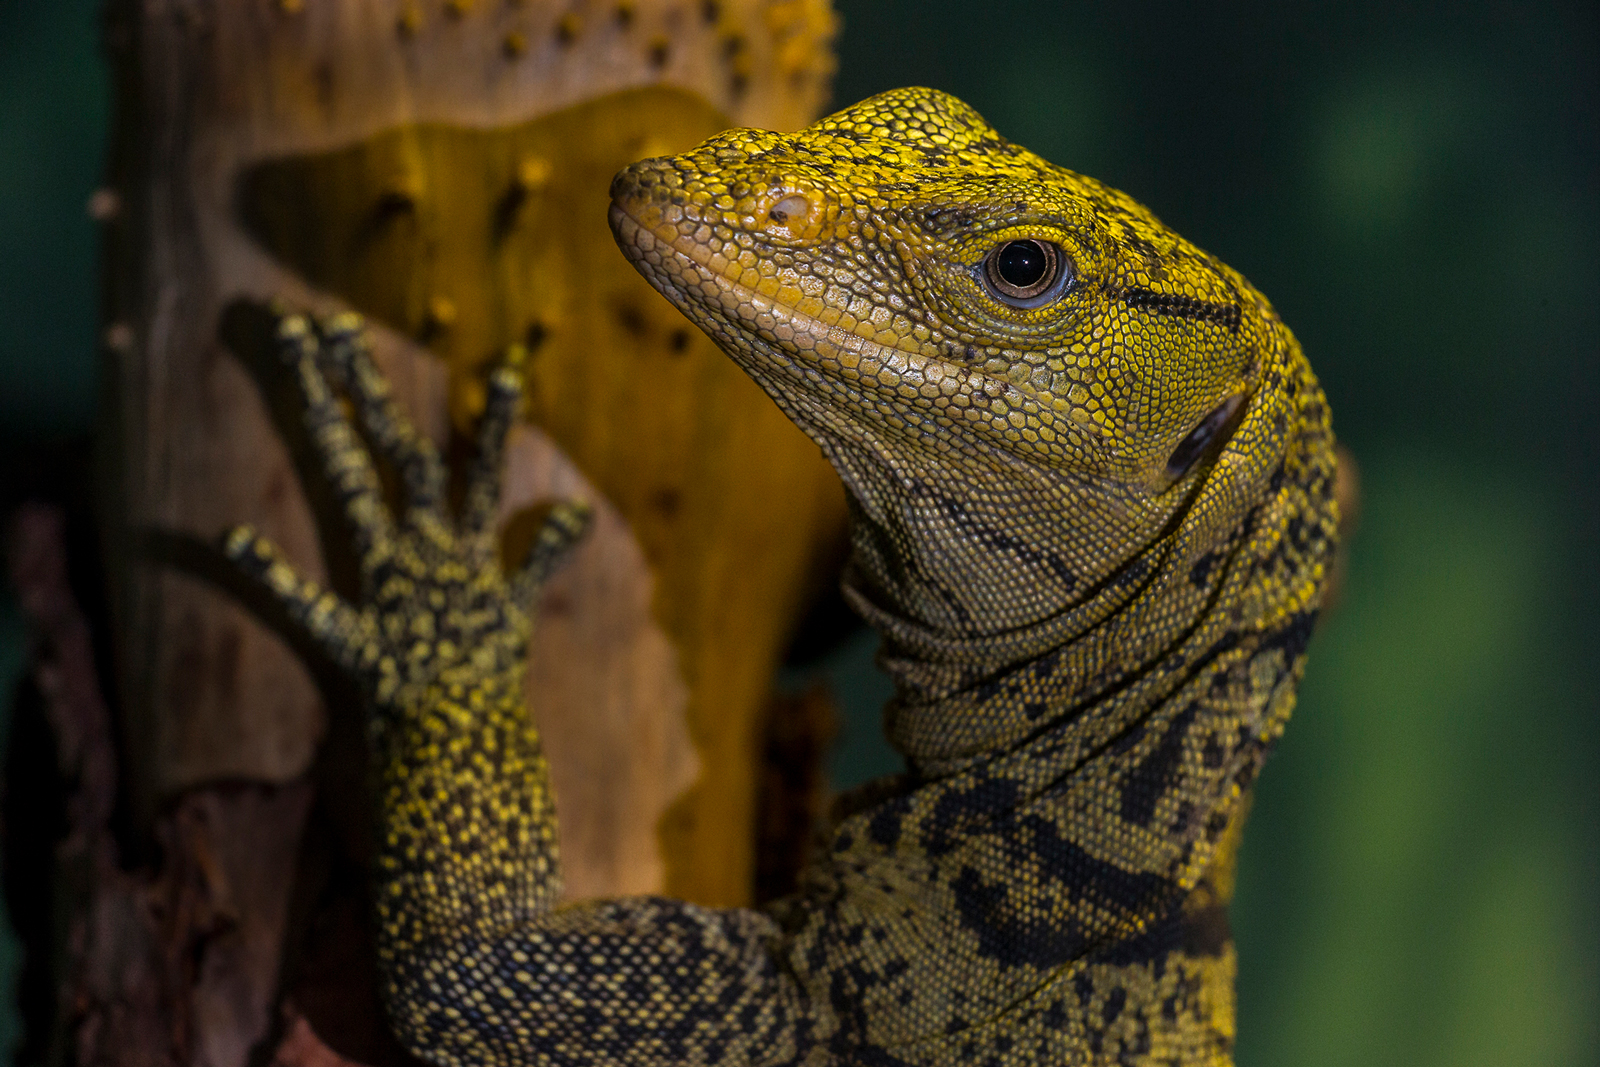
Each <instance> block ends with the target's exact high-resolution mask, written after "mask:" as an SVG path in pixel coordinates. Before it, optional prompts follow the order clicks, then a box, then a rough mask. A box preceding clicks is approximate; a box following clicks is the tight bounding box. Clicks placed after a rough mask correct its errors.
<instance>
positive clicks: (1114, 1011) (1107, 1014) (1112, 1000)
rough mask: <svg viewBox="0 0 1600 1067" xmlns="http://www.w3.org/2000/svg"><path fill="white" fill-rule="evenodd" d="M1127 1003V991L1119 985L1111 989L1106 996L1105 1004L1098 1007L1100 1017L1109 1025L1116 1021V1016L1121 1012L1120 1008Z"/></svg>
mask: <svg viewBox="0 0 1600 1067" xmlns="http://www.w3.org/2000/svg"><path fill="white" fill-rule="evenodd" d="M1127 1003H1128V991H1127V990H1126V989H1124V988H1122V987H1121V986H1118V987H1117V988H1115V989H1113V990H1112V991H1111V993H1110V994H1109V995H1108V996H1107V997H1106V1002H1105V1006H1104V1007H1102V1008H1101V1009H1100V1017H1101V1018H1102V1019H1104V1020H1105V1021H1106V1025H1107V1026H1110V1025H1111V1024H1112V1023H1114V1022H1116V1021H1117V1016H1119V1015H1121V1014H1122V1009H1123V1008H1124V1007H1125V1006H1126V1005H1127Z"/></svg>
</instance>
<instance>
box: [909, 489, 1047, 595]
mask: <svg viewBox="0 0 1600 1067" xmlns="http://www.w3.org/2000/svg"><path fill="white" fill-rule="evenodd" d="M934 499H935V500H936V501H937V502H938V505H939V510H940V511H942V512H944V515H945V517H946V518H948V519H949V520H950V521H951V522H952V523H954V524H955V525H956V526H957V527H958V528H959V529H961V530H962V531H963V532H965V533H967V534H969V535H970V536H971V537H972V538H973V539H974V540H976V541H977V542H978V543H979V544H981V545H983V546H984V547H985V548H988V549H992V550H993V551H996V552H1009V553H1011V554H1012V555H1013V556H1015V557H1017V558H1018V559H1020V560H1022V561H1023V562H1024V563H1030V564H1043V565H1044V566H1046V567H1048V568H1049V570H1050V573H1052V574H1054V575H1055V576H1056V578H1058V579H1059V580H1060V581H1061V584H1062V585H1064V586H1065V587H1066V589H1067V591H1068V592H1071V591H1072V590H1073V589H1074V588H1075V587H1076V586H1077V584H1078V577H1077V575H1075V574H1073V573H1072V568H1070V567H1068V566H1067V563H1066V561H1065V560H1063V559H1062V558H1061V557H1060V556H1058V555H1056V554H1055V553H1054V552H1049V551H1044V550H1041V549H1038V548H1034V547H1033V546H1032V545H1030V544H1028V543H1027V542H1026V541H1024V540H1022V539H1021V538H1019V537H1014V536H1012V535H1011V534H1008V533H1005V532H1004V531H1002V530H999V529H996V528H995V527H993V526H991V525H989V524H988V523H986V522H983V521H981V520H979V519H977V518H975V517H974V516H973V515H971V514H970V513H969V512H968V511H967V506H966V504H965V503H963V502H962V501H960V500H956V499H954V498H953V497H945V496H938V495H935V497H934Z"/></svg>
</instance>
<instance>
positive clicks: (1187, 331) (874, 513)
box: [611, 89, 1320, 638]
mask: <svg viewBox="0 0 1600 1067" xmlns="http://www.w3.org/2000/svg"><path fill="white" fill-rule="evenodd" d="M611 193H612V201H613V205H612V209H611V224H612V228H613V230H614V232H615V234H616V237H617V240H618V243H619V244H620V246H621V247H622V249H623V251H624V253H625V254H626V255H627V256H628V258H629V259H630V260H631V261H632V262H633V264H634V265H635V267H637V268H638V269H639V270H640V271H641V272H642V273H643V274H644V275H645V277H646V278H647V279H648V280H649V281H650V282H651V283H652V284H653V285H654V286H655V287H656V288H657V289H658V290H660V291H661V292H662V293H663V294H665V295H666V296H667V297H668V298H669V299H670V300H671V301H672V302H673V303H675V304H676V305H677V306H678V307H679V308H681V309H682V310H683V311H684V312H685V313H686V314H687V315H688V316H689V317H690V318H691V319H692V320H694V321H695V322H696V323H697V324H698V325H699V326H700V327H701V328H702V329H704V330H705V331H706V332H707V333H708V334H710V335H711V337H712V338H713V339H715V340H716V341H717V342H718V343H719V344H720V345H721V347H722V348H723V349H724V350H725V351H726V352H727V353H728V354H729V355H730V356H731V357H732V358H733V359H734V360H735V361H737V362H738V363H739V364H740V365H741V366H742V367H743V368H744V370H745V371H746V372H747V373H749V374H750V375H751V376H752V377H753V378H754V379H755V380H756V381H757V382H758V383H759V384H760V385H761V386H762V387H763V388H764V389H765V390H766V391H767V392H768V393H769V394H770V395H771V396H772V397H773V399H774V400H776V401H777V403H778V404H779V405H780V407H782V408H783V410H784V411H785V412H786V413H787V414H788V415H789V416H790V417H791V418H792V419H794V420H795V421H796V422H797V423H798V424H799V425H800V426H801V428H802V429H804V430H805V431H806V432H807V433H809V434H810V435H811V436H812V437H813V438H814V439H815V440H816V441H817V442H818V443H819V444H820V445H821V446H822V448H823V450H824V452H825V453H826V454H827V455H828V457H829V458H830V459H831V460H832V462H833V463H834V465H835V467H836V468H837V469H838V470H839V472H840V474H841V476H842V477H843V479H844V481H845V483H846V485H847V487H848V488H849V489H850V491H851V494H852V501H853V504H854V508H855V511H854V514H855V518H856V520H857V521H856V528H855V535H854V536H855V554H854V571H853V574H852V576H851V578H850V583H851V584H852V585H853V586H854V587H855V591H856V593H857V594H859V595H858V598H857V599H858V604H859V603H865V604H867V605H868V606H869V607H870V606H872V605H876V606H877V607H878V608H881V609H883V611H884V613H886V614H887V615H892V616H895V617H897V618H900V619H902V620H914V621H915V624H916V626H917V627H920V628H921V630H922V632H924V633H927V634H940V635H944V636H945V637H960V636H966V637H974V638H976V637H980V636H984V635H991V636H992V635H995V634H1002V633H1006V632H1011V631H1015V630H1016V629H1017V628H1019V627H1030V626H1034V625H1036V624H1038V623H1039V622H1040V621H1041V620H1046V619H1049V618H1052V617H1056V616H1058V615H1059V614H1060V613H1061V612H1063V611H1064V610H1067V609H1068V608H1070V607H1071V606H1072V605H1074V604H1076V603H1078V602H1080V601H1081V600H1082V598H1083V597H1084V596H1085V595H1086V594H1088V593H1089V592H1091V591H1093V590H1095V589H1100V588H1103V587H1104V586H1105V585H1106V583H1108V582H1110V581H1113V580H1114V579H1116V578H1117V576H1118V575H1125V574H1126V573H1127V572H1128V568H1130V567H1132V566H1134V565H1135V564H1136V562H1137V560H1138V559H1139V558H1140V557H1141V555H1143V554H1145V553H1146V552H1147V550H1148V549H1150V547H1151V546H1153V545H1158V544H1168V548H1169V551H1168V555H1170V554H1171V551H1170V542H1171V540H1172V537H1173V535H1174V534H1175V533H1176V532H1178V531H1179V530H1187V533H1188V535H1189V536H1187V537H1186V538H1185V543H1186V546H1187V547H1186V548H1185V549H1184V551H1185V552H1187V553H1188V554H1189V555H1191V556H1194V557H1198V555H1199V554H1200V553H1202V552H1204V551H1207V550H1208V549H1210V548H1215V545H1216V542H1217V541H1218V539H1219V538H1220V537H1222V536H1223V531H1224V530H1226V529H1228V528H1229V527H1231V526H1234V525H1236V524H1237V523H1238V522H1239V520H1240V519H1241V517H1242V515H1243V514H1244V513H1245V511H1246V510H1247V509H1248V508H1249V507H1250V506H1252V505H1253V504H1255V503H1257V502H1259V499H1260V498H1261V496H1262V495H1263V493H1265V492H1266V483H1267V481H1268V477H1269V473H1270V472H1271V471H1272V470H1273V468H1274V467H1275V466H1278V465H1279V464H1280V462H1281V460H1282V459H1283V456H1284V454H1285V451H1286V449H1287V447H1288V445H1287V442H1288V439H1289V438H1290V437H1292V436H1293V432H1292V431H1293V425H1292V422H1293V419H1294V418H1295V415H1294V412H1293V411H1292V410H1291V409H1293V408H1294V407H1295V400H1294V391H1295V390H1294V386H1293V385H1292V384H1287V383H1290V382H1291V379H1296V380H1298V379H1303V380H1304V381H1307V382H1309V383H1310V386H1309V388H1310V389H1311V390H1313V391H1314V390H1315V382H1314V379H1311V378H1310V376H1309V371H1308V370H1305V369H1304V368H1303V359H1300V357H1299V355H1298V348H1297V346H1296V345H1295V343H1294V341H1293V339H1292V338H1291V337H1290V335H1289V334H1288V331H1287V330H1286V329H1285V328H1284V327H1283V325H1282V323H1281V322H1280V321H1279V320H1278V318H1277V316H1276V315H1275V313H1274V312H1273V311H1272V309H1271V307H1270V305H1268V303H1267V302H1266V300H1265V299H1264V298H1263V297H1261V296H1260V295H1259V294H1258V293H1257V292H1256V291H1255V290H1254V289H1253V288H1251V287H1250V285H1249V284H1248V283H1247V282H1246V281H1245V280H1244V279H1243V278H1242V277H1240V276H1239V275H1238V274H1237V273H1236V272H1234V271H1233V270H1231V269H1229V268H1228V267H1227V266H1225V265H1223V264H1222V263H1220V262H1219V261H1217V260H1216V259H1215V258H1213V257H1211V256H1209V255H1207V254H1206V253H1204V252H1202V251H1200V250H1199V249H1197V248H1195V247H1194V246H1193V245H1191V244H1189V243H1188V242H1186V241H1185V240H1183V239H1182V238H1181V237H1179V236H1178V235H1176V234H1175V233H1173V232H1172V231H1171V230H1169V229H1167V228H1166V227H1165V226H1164V225H1162V224H1161V222H1160V221H1159V220H1157V219H1156V217H1155V216H1154V215H1152V214H1151V213H1150V212H1149V211H1148V210H1147V209H1145V208H1144V207H1143V206H1141V205H1140V204H1138V203H1137V202H1135V201H1134V200H1132V199H1131V198H1130V197H1128V196H1126V195H1125V194H1123V193H1119V192H1117V191H1115V190H1112V189H1109V188H1107V187H1106V186H1104V185H1102V184H1100V183H1099V182H1096V181H1094V180H1093V179H1090V178H1087V177H1084V176H1082V175H1079V174H1076V173H1074V172H1072V171H1069V170H1066V169H1064V168H1061V167H1057V166H1055V165H1053V164H1051V163H1049V162H1047V161H1046V160H1044V159H1041V158H1040V157H1039V156H1036V155H1034V154H1033V153H1031V152H1029V151H1027V150H1026V149H1024V148H1022V147H1020V146H1018V145H1015V144H1012V143H1010V142H1009V141H1007V140H1005V139H1004V138H1003V137H1001V136H1000V135H999V134H998V133H996V132H995V130H994V129H993V128H992V127H990V126H989V125H988V123H986V122H985V121H984V120H983V119H982V118H981V117H980V116H979V115H978V114H977V113H976V112H974V111H973V110H972V109H971V108H970V107H968V106H967V105H965V104H963V103H962V102H960V101H959V100H956V99H955V98H954V97H951V96H949V95H947V94H944V93H940V92H936V91H933V90H929V89H902V90H897V91H894V92H890V93H885V94H883V95H880V96H876V97H873V98H871V99H869V100H866V101H864V102H862V103H860V104H857V105H856V106H854V107H851V108H848V109H846V110H844V111H841V112H839V113H838V114H836V115H833V116H831V117H829V118H826V119H823V120H822V121H820V122H818V123H816V124H815V125H813V126H810V127H808V128H806V129H804V130H801V131H799V132H798V133H794V134H778V133H771V132H765V131H758V130H730V131H728V132H726V133H722V134H720V135H718V136H716V137H713V138H712V139H710V140H708V141H706V142H705V143H703V144H702V145H700V146H699V147H697V148H695V149H693V150H692V151H690V152H687V153H685V154H683V155H679V156H674V157H670V158H662V159H650V160H645V161H643V162H640V163H636V164H634V165H633V166H630V167H629V168H627V169H626V170H624V171H623V172H622V173H620V174H619V175H617V177H616V179H615V180H614V182H613V184H612V189H611ZM1319 395H1320V394H1319ZM1147 562H1148V561H1147ZM1141 573H1142V574H1146V573H1148V568H1146V569H1145V570H1144V571H1141Z"/></svg>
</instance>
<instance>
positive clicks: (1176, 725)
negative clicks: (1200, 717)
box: [1122, 701, 1200, 826]
mask: <svg viewBox="0 0 1600 1067" xmlns="http://www.w3.org/2000/svg"><path fill="white" fill-rule="evenodd" d="M1199 710H1200V704H1199V702H1197V701H1192V702H1190V704H1189V705H1188V706H1187V707H1185V708H1184V709H1183V710H1182V711H1180V712H1178V714H1176V715H1174V716H1173V717H1172V723H1171V725H1170V726H1168V727H1167V732H1166V733H1165V734H1163V735H1162V737H1161V741H1160V743H1158V744H1157V745H1156V748H1155V751H1154V752H1152V753H1150V755H1148V756H1146V757H1145V758H1144V760H1143V762H1141V763H1140V764H1139V765H1138V766H1137V767H1135V768H1134V769H1133V770H1132V771H1130V772H1129V773H1128V777H1127V778H1126V779H1124V780H1123V783H1122V817H1123V818H1124V819H1126V820H1127V821H1128V822H1130V823H1133V824H1134V825H1135V826H1148V825H1150V820H1151V818H1152V817H1154V815H1155V812H1156V802H1157V801H1158V800H1160V799H1161V794H1162V793H1164V792H1166V791H1167V789H1168V788H1169V787H1171V785H1172V784H1173V780H1174V779H1175V778H1176V777H1177V773H1178V765H1179V764H1180V763H1181V762H1182V761H1183V742H1184V739H1185V738H1186V737H1187V736H1188V733H1189V726H1190V724H1192V723H1193V722H1194V718H1195V715H1196V714H1197V713H1198V712H1199Z"/></svg>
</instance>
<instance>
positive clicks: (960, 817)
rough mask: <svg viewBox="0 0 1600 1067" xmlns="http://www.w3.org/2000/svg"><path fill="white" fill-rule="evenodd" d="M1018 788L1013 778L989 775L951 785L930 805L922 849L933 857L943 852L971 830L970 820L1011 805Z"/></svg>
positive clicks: (1005, 808)
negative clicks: (965, 785)
mask: <svg viewBox="0 0 1600 1067" xmlns="http://www.w3.org/2000/svg"><path fill="white" fill-rule="evenodd" d="M1021 792H1022V791H1021V787H1020V786H1018V785H1017V783H1016V782H1013V781H1010V780H1009V779H1005V778H989V777H982V778H979V779H978V781H976V782H975V783H973V784H972V785H971V786H970V787H968V788H966V789H951V790H950V791H949V792H947V793H945V794H944V795H943V796H941V797H940V798H939V799H938V801H937V802H936V803H935V804H934V806H933V811H932V813H931V814H930V816H929V819H928V825H927V827H926V828H925V829H924V830H923V834H922V848H923V851H925V852H926V853H927V854H928V855H929V856H933V857H938V856H943V855H945V854H946V853H948V852H949V851H950V850H951V849H953V848H955V847H956V845H958V844H960V843H961V841H962V840H963V838H964V837H965V836H966V835H967V834H968V833H970V832H971V829H972V823H974V822H975V821H977V820H980V819H983V818H985V817H988V818H991V819H993V818H997V817H999V816H1000V815H1001V814H1002V813H1003V812H1006V811H1009V810H1010V809H1012V808H1013V807H1015V805H1016V803H1017V800H1018V798H1019V797H1020V796H1021Z"/></svg>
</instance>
